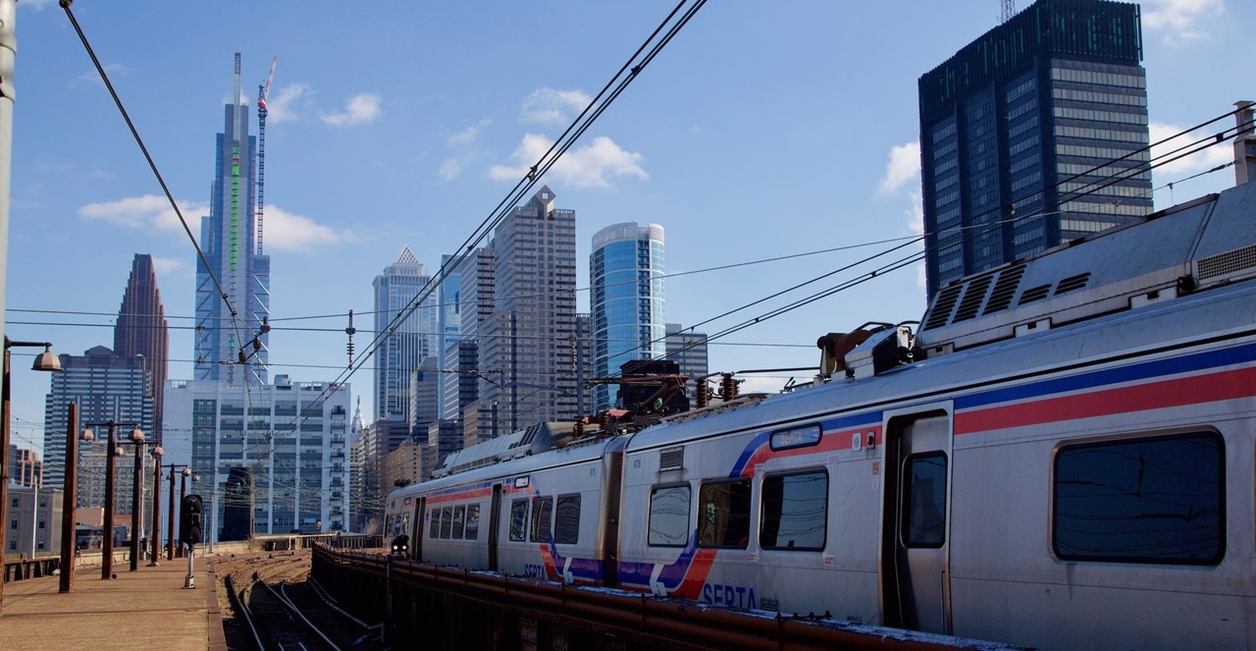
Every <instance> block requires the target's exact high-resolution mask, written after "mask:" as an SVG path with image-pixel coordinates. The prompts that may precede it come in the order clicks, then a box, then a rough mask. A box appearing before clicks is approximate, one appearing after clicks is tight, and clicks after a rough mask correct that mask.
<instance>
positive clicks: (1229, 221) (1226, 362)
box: [414, 185, 1256, 649]
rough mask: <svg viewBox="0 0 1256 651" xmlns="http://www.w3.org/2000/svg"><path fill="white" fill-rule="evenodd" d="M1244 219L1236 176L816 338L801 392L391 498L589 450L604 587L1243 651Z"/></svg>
mask: <svg viewBox="0 0 1256 651" xmlns="http://www.w3.org/2000/svg"><path fill="white" fill-rule="evenodd" d="M1254 222H1256V188H1253V186H1251V185H1244V186H1240V187H1237V188H1235V189H1232V190H1229V191H1226V192H1224V193H1221V194H1220V195H1210V196H1208V197H1204V198H1201V199H1199V200H1196V201H1194V202H1190V203H1187V204H1183V205H1181V206H1177V207H1174V208H1172V209H1169V210H1167V211H1164V212H1161V213H1157V214H1155V215H1152V216H1150V217H1148V218H1146V219H1144V220H1139V221H1138V222H1135V223H1131V224H1127V225H1124V226H1122V227H1118V228H1115V229H1111V230H1109V231H1105V232H1104V233H1101V234H1096V235H1095V236H1092V237H1090V238H1088V239H1086V240H1084V241H1075V242H1071V243H1069V244H1068V245H1065V246H1062V247H1058V248H1057V249H1054V250H1050V251H1045V252H1043V253H1040V254H1038V255H1035V256H1032V257H1030V258H1027V259H1025V260H1020V261H1017V262H1015V263H1011V264H1008V265H1005V266H1003V267H1000V268H997V269H993V270H990V271H988V272H984V273H981V274H977V275H974V276H970V277H967V278H964V279H962V280H961V281H958V282H955V283H952V284H950V285H948V286H946V287H944V288H942V290H941V291H939V292H938V294H937V296H935V297H934V299H933V301H932V302H931V304H930V306H929V309H928V311H927V312H926V314H925V316H924V318H923V322H922V323H921V324H920V328H919V331H918V332H916V333H913V332H912V329H911V328H910V327H909V326H908V325H906V324H904V325H885V324H871V325H868V326H866V327H862V328H860V329H856V330H855V331H852V332H851V333H848V334H844V335H842V334H839V335H831V336H827V337H825V338H823V339H822V343H823V348H824V350H825V356H824V357H823V359H822V364H821V366H820V368H819V370H820V374H819V375H818V376H817V377H816V378H815V380H814V381H813V382H812V383H811V384H810V385H809V386H806V387H802V388H796V389H794V390H793V391H792V392H789V393H785V394H782V395H777V396H769V397H763V396H756V397H745V398H742V399H739V400H735V401H732V402H729V403H725V404H722V405H719V406H716V407H711V408H707V409H699V410H696V411H694V412H690V413H686V414H681V415H677V416H673V417H670V418H667V419H664V420H663V422H660V423H658V424H655V425H652V426H650V427H646V428H645V429H642V430H641V431H638V432H636V433H634V434H631V435H627V436H623V437H619V438H617V439H609V440H610V441H619V442H620V443H619V444H618V445H617V446H612V445H611V444H610V443H609V442H608V441H607V440H602V441H601V442H600V443H598V445H599V446H602V447H601V448H600V449H597V448H595V447H589V448H588V453H589V455H590V456H589V457H587V458H584V457H582V458H581V459H580V461H579V462H574V460H573V463H571V464H566V463H564V464H559V463H557V462H558V461H559V459H560V458H561V457H560V456H558V455H554V453H553V452H543V453H540V454H537V455H535V456H533V457H531V458H530V459H529V460H528V462H527V463H532V464H536V465H534V466H528V467H526V472H524V469H525V467H524V466H517V465H510V464H516V463H519V462H516V461H510V462H505V463H503V464H501V468H499V469H495V470H494V469H489V468H482V469H479V470H475V471H469V472H468V473H466V475H467V476H466V477H465V478H463V479H458V477H459V475H451V476H449V477H446V478H443V479H441V480H438V482H445V483H438V482H432V483H431V484H430V485H429V484H424V485H422V486H421V487H419V489H418V492H417V493H414V494H416V495H419V494H422V495H424V496H429V497H430V496H434V495H437V493H435V492H433V491H441V490H451V489H450V488H449V486H451V485H452V484H450V483H449V482H451V481H452V482H453V483H454V484H456V485H458V486H471V485H473V484H475V482H481V484H475V485H500V486H502V487H503V491H504V490H505V488H504V487H505V486H506V485H508V484H509V483H510V482H515V481H518V479H517V478H518V477H520V476H523V475H525V474H526V475H527V476H529V478H530V479H529V480H528V481H529V482H532V481H536V480H538V479H541V480H543V481H544V485H543V486H538V490H539V492H538V493H536V494H545V495H554V496H558V495H562V494H565V493H566V492H568V491H572V490H575V489H574V486H575V484H572V485H571V486H568V485H566V483H567V482H574V481H575V480H576V475H577V474H578V473H567V472H565V471H560V468H565V467H566V466H568V465H571V466H579V465H580V464H586V465H596V466H597V467H598V468H600V469H601V471H602V473H603V476H604V477H605V479H606V483H603V484H601V485H600V486H599V487H598V488H597V490H600V491H602V494H601V495H599V500H600V502H599V503H600V504H603V505H604V508H603V509H600V514H599V517H601V518H604V519H606V521H605V522H604V523H603V524H602V525H601V526H602V529H601V531H602V532H603V535H605V536H606V537H607V538H608V540H607V542H606V544H605V546H604V547H603V548H602V553H604V554H607V555H606V556H603V557H602V558H603V559H610V558H612V557H615V556H617V562H616V563H615V564H614V565H613V567H612V564H610V563H604V564H603V566H602V567H603V572H604V581H605V582H606V583H608V584H617V585H618V586H619V587H620V588H623V589H631V590H638V591H641V592H648V593H652V594H655V595H659V596H662V597H682V598H687V599H696V600H702V601H706V602H708V603H711V604H718V605H726V606H730V607H735V608H753V609H759V610H768V611H777V612H782V613H802V614H808V613H815V614H827V615H828V616H830V617H833V618H837V619H842V620H849V621H855V622H861V623H868V624H878V625H885V626H893V627H901V628H908V629H914V630H921V631H930V632H939V633H948V634H955V635H962V636H968V637H974V638H980V639H989V640H997V641H1002V642H1010V643H1017V644H1026V645H1032V646H1041V647H1047V648H1064V649H1092V648H1244V647H1246V646H1248V645H1249V644H1250V640H1251V639H1252V637H1253V635H1252V631H1253V630H1256V579H1254V578H1253V577H1256V573H1254V572H1253V567H1254V565H1256V529H1254V527H1253V513H1256V481H1254V476H1256V227H1253V223H1254ZM571 452H575V450H572V451H571ZM567 454H570V452H568V453H567ZM551 455H554V456H551ZM594 457H596V459H595V458H594ZM616 465H619V466H620V467H621V471H620V473H621V474H620V475H614V474H613V473H614V470H613V468H614V466H616ZM514 468H518V470H515V469H514ZM551 468H552V469H553V470H550V469H551ZM472 473H478V474H475V475H472ZM483 482H488V484H483ZM525 488H528V487H527V486H525ZM481 490H482V489H481ZM614 492H617V493H618V496H617V497H615V498H612V497H611V496H610V495H609V493H614ZM582 499H584V498H582ZM616 500H617V502H616ZM510 501H511V500H510V499H506V498H505V496H503V498H502V500H501V502H500V503H498V504H496V505H495V506H494V509H495V512H496V513H497V514H498V516H499V517H501V518H508V517H509V512H510V510H511V508H512V507H510V506H508V505H507V504H506V503H507V502H510ZM532 508H533V509H535V507H532ZM417 512H420V513H421V512H422V510H421V509H420V511H417ZM616 522H617V523H618V529H617V530H616V529H615V528H614V527H613V526H609V525H610V524H611V523H616ZM499 528H500V529H501V530H502V531H503V532H505V531H506V529H507V526H506V525H505V524H501V525H499ZM501 535H506V534H505V533H502V534H501ZM614 537H617V540H616V541H615V542H613V543H612V542H611V541H610V540H609V538H614ZM529 544H530V545H531V544H534V543H529ZM541 549H543V546H542V548H537V547H531V548H530V549H529V552H528V553H529V554H530V555H531V556H530V557H531V558H535V557H536V554H537V553H538V552H540V551H541ZM551 549H554V547H553V546H551ZM424 558H427V556H426V554H425V555H424ZM475 562H476V563H479V562H480V560H479V559H476V561H475ZM513 563H514V564H513V565H512V566H511V568H510V569H508V570H507V569H506V568H504V567H502V565H501V564H500V563H499V565H498V568H499V569H502V570H503V571H510V572H514V573H528V570H527V568H526V566H525V567H524V568H523V570H521V569H520V564H519V562H513ZM479 566H484V565H482V564H481V565H479ZM612 573H613V574H615V576H614V577H613V578H612V577H611V576H610V575H611V574H612ZM538 574H539V572H538ZM544 575H545V576H549V577H551V578H553V577H554V576H555V575H559V576H562V577H563V578H564V579H567V577H565V576H563V575H562V574H561V573H560V572H557V571H555V572H550V571H549V570H548V567H547V568H546V571H545V573H544ZM567 580H571V579H567Z"/></svg>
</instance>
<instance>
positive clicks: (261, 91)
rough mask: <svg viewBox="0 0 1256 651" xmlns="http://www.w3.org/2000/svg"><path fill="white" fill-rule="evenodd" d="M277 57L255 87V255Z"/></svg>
mask: <svg viewBox="0 0 1256 651" xmlns="http://www.w3.org/2000/svg"><path fill="white" fill-rule="evenodd" d="M277 63H279V55H275V58H274V59H272V60H271V62H270V73H269V74H267V75H266V82H265V83H263V84H261V85H259V86H258V87H257V254H258V255H262V209H263V208H264V207H265V204H266V201H265V195H266V114H267V113H268V111H267V110H266V98H267V97H269V96H270V83H271V82H272V81H274V80H275V64H277Z"/></svg>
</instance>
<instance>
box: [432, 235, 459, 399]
mask: <svg viewBox="0 0 1256 651" xmlns="http://www.w3.org/2000/svg"><path fill="white" fill-rule="evenodd" d="M461 266H462V265H459V264H455V258H454V256H452V255H443V256H441V259H440V273H439V275H440V278H441V282H440V285H439V286H438V287H437V290H436V294H437V297H438V300H437V305H436V331H437V333H438V334H437V341H436V347H435V348H434V349H433V350H432V354H433V355H435V356H437V358H438V359H439V362H440V363H439V364H438V366H439V368H440V369H441V372H440V374H439V376H438V377H437V378H436V385H437V399H438V404H437V414H436V417H437V418H439V419H441V420H449V421H454V422H457V423H461V422H462V414H461V411H460V410H459V408H458V373H457V372H455V369H457V368H458V346H457V344H458V342H459V340H461V339H462V273H461V271H460V268H461Z"/></svg>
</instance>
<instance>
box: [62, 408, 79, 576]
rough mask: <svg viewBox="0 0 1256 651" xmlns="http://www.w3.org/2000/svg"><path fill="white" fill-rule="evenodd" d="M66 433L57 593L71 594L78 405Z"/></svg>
mask: <svg viewBox="0 0 1256 651" xmlns="http://www.w3.org/2000/svg"><path fill="white" fill-rule="evenodd" d="M66 420H67V421H68V422H69V426H67V427H66V433H65V486H64V487H63V488H62V489H61V584H60V586H59V588H58V590H57V592H69V591H70V587H71V586H72V585H73V584H74V546H75V545H74V534H75V531H74V523H75V521H76V518H75V517H74V506H75V504H76V503H77V502H78V500H77V499H76V498H75V492H76V491H77V489H78V485H77V484H76V483H75V482H77V481H78V478H77V473H78V463H77V459H78V405H77V404H76V403H73V402H71V403H70V415H69V416H68V417H67V419H66Z"/></svg>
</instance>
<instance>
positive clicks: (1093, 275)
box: [918, 184, 1256, 355]
mask: <svg viewBox="0 0 1256 651" xmlns="http://www.w3.org/2000/svg"><path fill="white" fill-rule="evenodd" d="M1254 185H1256V184H1246V185H1242V186H1238V187H1236V188H1232V189H1230V190H1226V191H1225V192H1223V193H1221V194H1219V195H1216V194H1214V195H1208V196H1205V197H1202V198H1200V199H1196V200H1195V201H1191V202H1188V203H1184V204H1181V205H1178V206H1174V207H1172V208H1169V209H1167V210H1164V211H1161V212H1158V213H1154V214H1152V215H1150V216H1148V217H1146V218H1143V219H1140V220H1137V221H1134V222H1130V223H1127V224H1123V225H1121V226H1116V227H1113V228H1111V229H1108V230H1106V231H1103V232H1101V233H1098V234H1096V235H1094V236H1091V237H1088V238H1085V239H1083V240H1075V241H1073V242H1070V243H1068V244H1062V245H1060V246H1058V247H1055V248H1053V249H1049V250H1047V251H1043V252H1041V253H1038V254H1035V255H1033V256H1030V257H1028V258H1026V259H1024V260H1019V261H1016V262H1011V263H1008V264H1006V265H1003V266H1001V267H997V268H995V269H991V270H989V271H984V272H981V273H978V274H974V275H972V276H968V277H966V278H962V279H960V280H957V281H955V282H953V283H951V284H949V285H947V286H946V287H943V288H942V289H940V290H939V291H938V292H937V294H936V295H934V297H933V300H932V301H930V304H929V309H928V310H927V311H926V312H925V317H924V321H923V324H922V325H921V328H920V332H919V334H918V342H919V345H920V346H921V348H923V349H924V352H925V354H926V355H939V354H945V353H949V352H953V351H955V350H962V349H964V348H971V347H973V346H978V345H981V344H985V343H990V342H993V341H999V340H1003V339H1010V338H1012V337H1015V336H1020V335H1024V334H1031V333H1035V332H1040V331H1042V330H1044V329H1050V328H1053V327H1060V326H1061V325H1064V324H1067V323H1071V322H1076V321H1081V320H1085V319H1089V318H1093V317H1096V316H1099V315H1102V314H1108V313H1112V312H1118V311H1122V310H1127V309H1131V308H1136V307H1140V306H1142V305H1146V304H1150V303H1154V302H1158V301H1161V300H1166V299H1170V298H1176V297H1177V296H1179V295H1181V294H1184V293H1189V292H1191V291H1196V290H1197V289H1199V288H1201V287H1207V286H1210V285H1216V284H1220V283H1225V282H1233V281H1234V280H1236V279H1238V278H1242V277H1247V276H1252V275H1254V274H1256V229H1253V228H1252V227H1251V224H1252V218H1253V215H1256V187H1253V186H1254Z"/></svg>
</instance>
